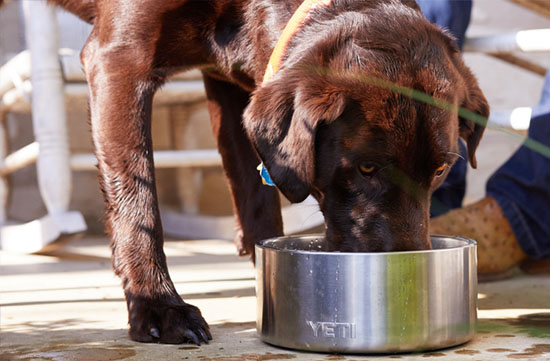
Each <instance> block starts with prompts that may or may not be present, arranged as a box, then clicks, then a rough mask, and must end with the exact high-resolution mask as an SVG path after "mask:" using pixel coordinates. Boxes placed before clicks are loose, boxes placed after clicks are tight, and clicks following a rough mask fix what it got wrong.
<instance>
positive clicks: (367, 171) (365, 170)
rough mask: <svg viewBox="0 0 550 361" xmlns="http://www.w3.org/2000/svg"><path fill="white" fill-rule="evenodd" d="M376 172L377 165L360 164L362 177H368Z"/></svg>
mask: <svg viewBox="0 0 550 361" xmlns="http://www.w3.org/2000/svg"><path fill="white" fill-rule="evenodd" d="M375 170H376V165H374V164H372V163H361V164H359V172H361V174H362V175H365V176H368V175H371V174H373V173H374V171H375Z"/></svg>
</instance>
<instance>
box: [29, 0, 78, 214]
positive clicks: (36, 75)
mask: <svg viewBox="0 0 550 361" xmlns="http://www.w3.org/2000/svg"><path fill="white" fill-rule="evenodd" d="M23 7H24V10H25V27H26V35H27V44H28V46H29V49H30V51H31V64H32V65H31V79H32V87H33V92H32V118H33V128H34V136H35V139H36V140H37V142H38V143H39V144H40V150H41V152H40V155H39V157H38V161H37V171H38V185H39V188H40V193H41V195H42V199H43V201H44V204H45V206H46V209H47V210H48V213H50V214H60V213H64V212H66V211H67V210H68V208H69V201H70V195H71V170H70V167H69V147H68V141H67V127H66V114H65V99H64V97H63V77H62V73H61V66H60V63H59V58H58V49H59V43H58V37H59V36H58V29H57V20H56V15H55V8H54V7H52V6H48V5H47V4H46V2H43V1H33V0H25V1H24V3H23ZM44 34H48V36H44Z"/></svg>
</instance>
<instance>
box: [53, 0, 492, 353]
mask: <svg viewBox="0 0 550 361" xmlns="http://www.w3.org/2000/svg"><path fill="white" fill-rule="evenodd" d="M49 1H50V2H52V3H56V4H57V5H60V6H62V7H64V8H65V9H67V10H69V11H71V12H73V13H75V14H77V15H78V16H79V17H81V18H82V19H84V20H86V21H88V22H90V23H93V24H94V27H93V31H92V33H91V35H90V38H89V39H88V41H87V43H86V45H85V46H84V48H83V50H82V55H81V59H82V64H83V66H84V69H85V72H86V76H87V80H88V82H89V85H90V109H91V123H92V134H93V140H94V143H95V146H96V154H97V158H98V160H99V170H100V180H101V186H102V189H103V193H104V196H105V202H106V205H107V227H108V230H109V233H110V235H111V238H112V243H111V245H112V250H113V267H114V270H115V272H116V274H117V275H118V276H120V278H121V279H122V284H123V287H124V292H125V295H126V301H127V304H128V312H129V324H130V331H129V332H130V337H131V338H132V339H133V340H136V341H141V342H162V343H180V342H194V343H197V344H199V343H201V342H208V340H209V339H211V336H210V333H209V329H208V325H207V324H206V322H205V321H204V319H203V318H202V316H201V313H200V311H199V310H198V309H197V308H196V307H194V306H192V305H189V304H187V303H185V302H184V301H183V300H182V299H181V297H180V296H179V295H178V294H177V292H176V289H175V288H174V285H173V284H172V282H171V280H170V276H169V274H168V270H167V267H166V261H165V256H164V253H163V250H162V246H163V232H162V226H161V221H160V217H159V210H158V204H157V197H156V190H155V177H154V166H153V158H152V154H153V149H152V144H151V108H152V106H151V104H152V99H153V95H154V93H155V91H156V90H157V89H158V88H159V86H161V85H162V84H163V82H164V81H165V79H166V78H167V77H168V76H169V75H170V74H173V73H175V72H178V71H182V70H186V69H189V68H193V67H200V68H201V69H202V71H203V74H204V82H205V85H206V91H207V97H208V108H209V111H210V115H211V122H212V128H213V131H214V135H215V136H216V139H217V141H218V147H219V151H220V153H221V155H222V158H223V164H224V169H225V173H226V176H227V179H228V181H229V185H230V188H231V192H232V195H233V201H234V206H235V212H236V215H237V222H238V228H239V232H238V235H237V238H236V244H237V246H238V249H239V251H240V253H241V254H251V255H252V254H253V247H254V244H255V243H256V242H257V241H259V240H261V239H264V238H267V237H273V236H279V235H282V233H283V228H282V221H281V215H280V205H279V196H278V192H277V189H276V188H273V187H267V186H263V185H262V182H261V179H260V177H259V176H258V174H257V171H256V166H257V165H258V164H259V163H260V161H262V162H263V163H264V165H265V167H266V168H267V170H268V171H269V172H270V174H271V178H272V179H273V181H274V183H275V184H276V185H277V188H278V189H279V190H280V191H281V192H282V193H283V194H284V196H285V197H287V198H288V199H289V200H290V201H292V202H299V201H302V200H303V199H304V198H306V197H307V196H308V195H309V194H312V195H313V196H314V197H315V198H316V199H317V200H318V201H319V204H320V207H321V210H322V212H323V214H324V216H325V219H326V235H327V237H328V239H329V240H330V242H331V244H332V246H333V248H334V249H335V250H341V251H392V250H411V249H425V248H429V247H430V244H429V237H428V221H429V215H428V209H429V203H430V195H431V193H432V192H433V190H434V189H435V188H437V187H438V186H439V185H440V184H441V182H442V181H443V179H444V178H445V176H446V173H447V170H448V169H449V168H450V166H451V165H452V164H453V163H454V161H455V159H456V157H457V153H458V145H457V141H458V137H459V136H460V137H462V138H463V139H464V140H465V141H466V142H467V144H468V150H469V160H470V162H471V164H472V166H474V167H475V158H474V152H475V149H476V147H477V145H478V143H479V140H480V138H481V135H482V133H483V130H484V127H483V126H481V125H479V124H477V123H474V122H472V121H471V120H467V119H463V118H460V117H459V116H458V113H457V111H456V109H457V108H458V107H461V108H465V109H467V110H469V111H471V112H475V113H479V114H481V115H482V116H487V115H488V106H487V102H486V100H485V98H484V97H483V95H482V93H481V91H480V89H479V88H478V85H477V82H476V80H475V79H474V77H473V76H472V74H471V72H470V71H469V70H468V69H467V68H466V66H465V65H464V64H463V62H462V60H461V58H460V54H459V53H458V51H457V49H456V47H455V45H454V43H453V39H451V38H450V37H449V36H448V35H447V34H446V33H445V32H443V31H441V30H440V29H439V28H437V27H435V26H433V25H431V24H429V23H428V22H427V21H426V20H425V19H424V17H423V16H422V14H421V13H420V10H419V8H418V6H417V5H416V3H415V2H414V1H412V0H333V1H330V0H324V1H322V2H323V4H322V6H316V7H313V9H312V10H311V11H309V13H308V14H307V15H306V16H305V17H304V18H303V21H302V22H301V23H300V24H299V26H298V27H297V28H296V31H295V34H293V36H292V38H291V39H290V40H289V42H288V44H287V46H286V49H285V51H284V54H283V57H282V63H281V67H280V69H279V70H278V71H277V72H276V73H275V74H274V75H273V77H272V78H271V79H270V80H269V81H267V82H265V83H262V78H263V76H264V71H265V69H266V65H267V64H268V60H269V57H270V54H271V53H272V51H273V48H274V46H275V43H276V42H277V39H278V38H279V36H280V34H281V32H282V30H283V28H284V27H285V25H286V24H287V22H288V21H289V19H290V17H291V16H292V15H293V13H294V12H295V10H296V9H297V8H298V6H299V5H300V3H301V0H286V1H275V0H208V1H206V0H163V1H158V0H140V1H135V0H49ZM413 89H414V90H415V91H416V92H412V90H413ZM415 94H417V95H418V94H420V95H427V98H429V99H433V98H430V97H434V98H435V99H437V101H436V104H435V105H429V104H426V103H425V102H424V101H422V99H423V98H422V97H421V96H420V97H419V96H415ZM428 102H429V101H428ZM441 104H444V105H443V106H442V105H441ZM461 114H462V113H461Z"/></svg>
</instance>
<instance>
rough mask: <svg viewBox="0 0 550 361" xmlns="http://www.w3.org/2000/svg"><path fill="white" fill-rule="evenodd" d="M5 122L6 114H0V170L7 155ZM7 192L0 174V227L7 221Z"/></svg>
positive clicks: (4, 178) (7, 188) (4, 180)
mask: <svg viewBox="0 0 550 361" xmlns="http://www.w3.org/2000/svg"><path fill="white" fill-rule="evenodd" d="M6 121H7V119H6V113H0V169H3V168H4V167H5V163H6V154H7V153H8V135H7V133H8V132H7V129H6ZM9 191H10V190H9V184H8V179H7V177H6V176H5V175H4V174H0V226H2V225H4V224H6V222H7V220H8V199H9Z"/></svg>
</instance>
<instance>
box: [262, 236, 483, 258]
mask: <svg viewBox="0 0 550 361" xmlns="http://www.w3.org/2000/svg"><path fill="white" fill-rule="evenodd" d="M322 237H324V235H323V234H320V233H318V234H301V235H294V236H282V237H272V238H267V239H264V240H262V241H260V242H259V243H256V246H255V247H256V248H259V249H262V250H266V251H267V250H272V251H276V252H277V253H280V254H283V253H288V254H303V255H319V256H321V255H332V256H355V257H357V256H371V257H372V256H392V255H404V254H410V255H413V254H433V253H440V252H450V251H452V250H457V249H461V248H471V247H475V246H476V245H477V242H476V241H474V240H473V239H470V238H465V237H460V236H449V235H444V234H431V235H430V238H450V239H453V240H456V241H463V242H464V244H463V245H459V246H456V247H449V248H438V249H424V250H415V251H395V252H326V251H305V250H299V249H280V248H276V247H273V246H268V245H266V243H267V242H270V241H274V240H286V239H296V238H322Z"/></svg>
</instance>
